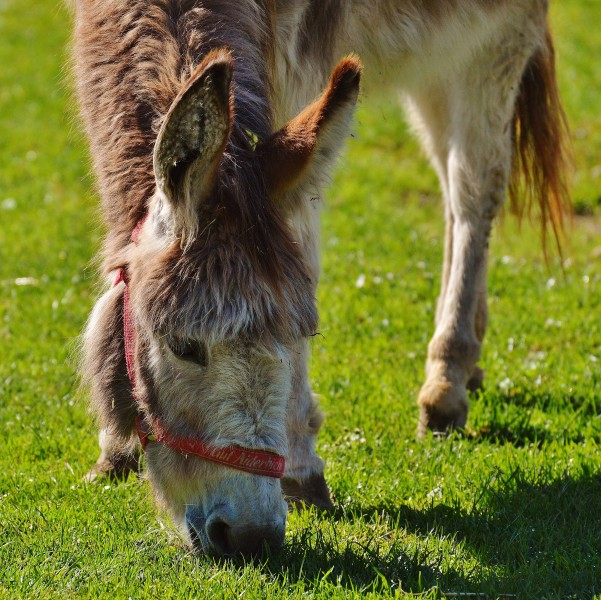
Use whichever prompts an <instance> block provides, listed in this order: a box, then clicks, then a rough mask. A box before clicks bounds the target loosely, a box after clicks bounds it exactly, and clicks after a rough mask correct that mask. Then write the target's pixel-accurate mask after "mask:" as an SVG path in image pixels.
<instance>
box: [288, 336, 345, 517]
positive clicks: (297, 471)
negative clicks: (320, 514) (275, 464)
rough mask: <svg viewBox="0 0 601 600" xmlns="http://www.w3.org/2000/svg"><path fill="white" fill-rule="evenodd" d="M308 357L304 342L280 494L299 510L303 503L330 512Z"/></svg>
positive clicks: (291, 404)
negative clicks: (316, 448)
mask: <svg viewBox="0 0 601 600" xmlns="http://www.w3.org/2000/svg"><path fill="white" fill-rule="evenodd" d="M308 354H309V348H308V344H307V342H306V341H305V340H303V342H302V346H301V347H300V348H299V352H298V353H297V358H296V364H295V365H294V376H293V383H292V386H293V387H292V394H291V398H290V402H289V405H288V415H287V422H286V426H287V432H288V462H287V466H286V473H285V475H284V478H283V479H282V491H283V493H284V496H285V497H286V499H287V500H288V502H289V503H291V504H294V505H295V506H297V507H298V508H300V507H301V506H302V504H303V503H306V504H313V505H314V506H316V507H318V508H322V509H330V508H332V507H333V504H332V500H331V498H330V490H329V489H328V485H327V483H326V480H325V477H324V474H323V470H324V463H323V460H322V459H321V458H319V456H318V455H317V453H316V451H315V438H316V437H317V433H318V432H319V428H320V427H321V424H322V422H323V414H322V413H321V411H320V410H319V407H318V405H317V401H316V399H315V397H314V395H313V393H312V391H311V387H310V385H309V375H308V369H307V358H308Z"/></svg>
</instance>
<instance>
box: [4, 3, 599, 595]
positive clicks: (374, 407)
mask: <svg viewBox="0 0 601 600" xmlns="http://www.w3.org/2000/svg"><path fill="white" fill-rule="evenodd" d="M552 17H553V19H552V20H553V25H554V30H555V33H556V35H557V44H558V55H559V76H560V82H561V87H562V93H563V97H564V100H565V104H566V109H567V112H568V115H569V118H570V121H571V124H572V128H573V131H574V134H575V139H574V146H575V158H576V165H577V167H576V181H575V188H574V198H575V205H576V207H577V209H578V210H579V211H580V212H582V213H586V214H589V216H588V217H585V218H577V219H576V220H575V224H574V227H573V229H572V231H571V232H570V242H569V247H568V249H567V255H568V261H567V262H566V264H565V276H564V275H563V274H562V271H561V269H560V268H559V266H558V265H557V261H554V260H552V261H551V264H550V265H549V266H546V265H545V262H544V260H543V258H542V256H541V251H540V245H539V241H538V234H537V232H536V230H535V229H532V228H531V227H530V226H529V225H528V224H524V225H523V226H522V228H521V229H520V228H518V227H517V226H516V224H515V223H514V222H513V220H512V219H511V218H509V217H507V218H504V219H503V220H502V221H503V222H502V223H501V224H500V227H498V228H497V229H496V232H495V235H494V239H493V242H492V246H491V269H490V309H491V323H490V328H489V332H488V334H487V341H486V346H485V349H484V354H483V357H482V364H483V366H484V367H485V369H486V372H487V383H486V389H485V391H484V392H482V393H479V394H478V395H476V396H473V397H472V398H471V404H472V408H471V413H470V418H469V427H468V430H467V432H466V433H465V434H464V435H453V436H451V437H449V438H448V439H445V440H435V439H427V440H425V441H417V440H416V439H415V436H414V432H415V425H416V416H417V410H416V406H415V397H416V393H417V391H418V389H419V385H420V383H421V381H422V371H423V362H424V358H425V351H426V345H427V341H428V338H429V336H430V335H431V333H432V321H433V308H434V302H435V298H436V295H437V290H438V285H439V271H440V263H441V254H442V235H443V226H442V213H441V208H440V203H439V200H438V191H437V184H436V180H435V178H434V176H433V174H432V173H431V171H430V170H429V169H428V167H427V165H426V163H425V162H424V161H423V160H422V159H421V158H419V152H418V150H417V146H416V145H415V143H414V142H413V141H411V139H410V138H409V137H408V135H407V133H406V130H405V127H404V125H403V124H402V120H401V118H400V115H399V111H398V108H397V107H396V105H395V104H394V103H393V102H392V101H391V102H384V103H383V104H381V105H376V104H374V103H373V102H372V101H371V100H365V101H364V102H363V104H362V106H361V108H360V110H359V114H358V121H359V125H358V138H359V139H358V140H352V141H351V143H350V144H349V149H348V153H347V159H346V161H345V162H344V164H343V165H342V166H341V168H340V169H339V172H338V174H337V176H336V178H335V181H334V185H333V188H332V189H333V190H335V191H333V192H332V193H330V195H329V201H328V208H327V210H326V212H325V215H324V235H323V247H324V260H323V262H324V276H323V280H322V285H321V288H320V302H321V315H322V322H321V332H322V334H323V336H319V337H316V338H315V339H314V341H313V358H312V379H313V382H314V386H315V389H316V390H317V391H318V392H319V393H320V394H321V396H322V405H323V407H324V409H325V411H326V413H327V414H328V419H327V421H326V424H325V426H324V428H323V430H322V434H321V436H320V439H319V444H320V452H321V454H322V455H323V457H324V458H325V459H326V460H327V464H328V467H327V475H328V478H329V482H330V484H331V487H332V491H333V493H334V495H335V498H336V507H337V508H336V510H335V512H334V513H333V514H331V515H327V516H323V515H318V514H315V513H313V512H308V513H303V514H293V515H292V516H291V517H290V521H289V528H288V533H287V538H286V544H285V547H284V549H283V551H282V552H280V553H278V554H276V555H273V556H271V557H269V558H267V559H266V560H265V561H263V562H262V563H248V564H244V563H241V562H236V561H234V562H216V561H213V560H210V559H206V558H203V557H196V556H192V555H190V554H189V553H188V552H187V550H186V549H185V548H183V547H182V546H181V544H180V543H179V542H177V540H175V539H173V537H172V535H171V532H170V528H169V527H168V526H167V527H165V526H164V525H163V523H162V521H161V518H160V515H157V513H156V511H155V509H154V507H153V505H152V501H151V498H150V496H149V490H148V488H147V485H146V483H144V482H143V481H140V480H136V479H130V480H129V481H128V482H126V483H124V484H120V485H106V486H105V485H102V484H101V485H86V484H84V483H83V482H82V475H83V474H84V473H85V472H86V470H87V469H88V468H89V466H90V465H91V463H92V461H93V460H94V459H95V458H96V454H97V448H96V439H95V438H96V434H95V429H94V425H93V423H92V420H91V417H90V416H89V415H88V414H87V412H86V403H85V398H83V397H82V396H81V395H80V394H78V392H77V380H76V375H75V361H74V360H73V354H74V349H75V347H76V338H77V335H78V333H79V332H80V331H81V328H82V326H83V324H84V322H85V319H86V315H87V313H88V311H89V309H90V307H91V305H92V302H93V299H94V297H95V288H94V269H93V268H92V267H91V261H92V258H93V256H94V254H95V252H96V250H97V248H98V244H99V236H100V231H101V228H100V226H99V220H98V216H97V203H98V200H97V197H96V194H95V191H94V186H93V181H92V179H91V177H90V176H89V167H88V163H89V160H88V158H87V154H86V149H85V141H84V140H83V138H82V136H81V135H80V133H79V132H78V127H77V125H76V124H74V123H75V120H74V117H73V114H74V109H73V103H72V101H71V100H70V93H69V91H68V90H69V85H68V84H67V83H65V82H66V81H68V76H67V74H66V70H65V67H64V65H65V64H66V56H67V50H66V45H67V39H68V34H69V27H68V25H66V22H67V15H66V12H65V10H64V9H63V8H61V7H60V5H58V4H57V2H56V0H52V1H50V0H40V1H39V2H36V3H29V4H28V6H27V8H26V10H23V9H22V7H21V5H20V3H18V2H16V1H15V0H5V1H3V2H0V40H1V41H0V64H2V69H1V70H0V132H2V133H1V136H2V143H1V144H0V148H1V150H0V152H1V158H2V161H1V163H0V164H1V165H2V167H1V176H0V347H1V348H2V351H1V353H0V355H1V359H0V449H1V450H0V598H11V599H12V598H34V597H35V598H38V597H39V598H52V597H60V598H70V597H90V598H92V597H111V598H128V597H134V598H175V597H177V598H187V597H199V598H201V597H215V598H230V597H250V598H253V597H256V598H282V597H288V598H294V599H300V598H306V597H310V598H343V597H344V598H347V597H367V598H370V597H371V598H379V597H383V598H391V597H410V596H413V597H420V598H424V599H426V598H427V599H435V598H460V597H477V598H497V597H511V598H568V597H573V598H579V599H581V598H592V597H595V596H596V597H601V595H600V594H601V523H600V521H599V514H601V453H600V451H599V450H600V449H599V445H600V443H601V416H600V415H601V411H600V410H599V404H600V403H601V400H599V398H601V322H600V320H599V314H601V311H600V308H601V307H600V304H601V289H600V288H601V265H600V263H599V260H600V259H599V256H601V250H600V248H601V242H599V231H600V221H599V218H598V216H597V214H596V207H597V206H598V205H599V204H600V203H601V195H600V194H601V191H600V190H601V180H600V178H601V164H600V162H599V161H600V160H601V159H600V157H601V110H600V109H599V107H600V106H601V68H600V67H599V63H598V61H597V60H596V57H597V56H598V55H599V52H600V51H601V34H599V32H598V29H597V28H595V27H590V24H591V23H597V22H598V21H599V20H600V19H601V5H599V3H598V2H597V0H563V1H562V2H561V3H559V2H555V4H554V7H553V11H552ZM360 279H361V280H364V285H363V286H362V287H357V285H356V282H357V281H358V280H360ZM461 594H473V595H472V596H461Z"/></svg>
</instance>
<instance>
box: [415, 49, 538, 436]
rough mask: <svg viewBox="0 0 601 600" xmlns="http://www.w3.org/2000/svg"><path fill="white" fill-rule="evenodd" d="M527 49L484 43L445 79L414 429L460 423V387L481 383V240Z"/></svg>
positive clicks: (496, 202)
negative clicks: (433, 256) (437, 267)
mask: <svg viewBox="0 0 601 600" xmlns="http://www.w3.org/2000/svg"><path fill="white" fill-rule="evenodd" d="M533 39H536V38H533ZM533 50H534V48H524V47H523V46H522V47H519V46H518V47H516V45H515V44H510V43H509V44H503V45H501V46H497V47H496V48H491V51H490V52H482V54H481V58H480V59H477V60H475V61H474V62H473V63H472V64H471V65H469V68H468V69H466V71H465V72H464V73H463V74H461V75H460V76H458V77H455V78H454V79H453V80H449V81H448V82H447V84H446V87H447V90H446V94H447V96H446V97H447V102H448V108H449V117H450V119H449V124H448V129H447V131H446V139H445V138H444V137H442V136H439V137H438V139H437V142H438V141H442V142H443V143H444V142H446V144H447V150H446V173H443V175H444V174H446V177H447V179H446V181H443V184H442V187H443V192H446V193H445V201H446V209H447V244H446V246H445V268H444V272H443V284H442V288H443V289H442V292H441V295H440V298H439V304H438V310H437V318H436V330H435V333H434V336H433V338H432V340H431V342H430V345H429V347H428V360H427V364H426V382H425V383H424V385H423V387H422V389H421V391H420V394H419V398H418V405H419V408H420V416H419V426H418V431H419V433H420V434H423V433H425V431H426V429H427V428H430V429H432V430H434V431H446V430H447V429H449V428H452V427H463V426H464V425H465V422H466V418H467V412H468V400H467V387H468V386H470V387H472V386H474V385H477V384H479V383H480V381H479V379H481V373H482V372H481V371H480V370H479V368H478V367H477V362H478V359H479V357H480V348H481V342H482V339H483V337H484V333H485V329H486V320H487V312H486V310H487V309H486V270H487V266H486V265H487V259H488V242H489V236H490V230H491V226H492V221H493V219H494V217H495V216H496V215H497V213H498V211H499V209H500V207H501V206H502V204H503V202H504V200H505V195H506V188H507V183H508V179H509V175H510V170H511V134H512V127H511V124H512V118H513V112H514V104H515V98H516V93H517V90H518V89H519V83H520V79H521V75H522V73H523V70H524V68H525V65H526V62H527V60H528V58H529V56H530V55H531V53H532V51H533ZM491 58H492V61H491V60H490V59H491ZM441 137H442V139H441ZM434 164H435V166H436V160H435V161H434ZM438 171H439V174H440V173H441V168H440V167H438Z"/></svg>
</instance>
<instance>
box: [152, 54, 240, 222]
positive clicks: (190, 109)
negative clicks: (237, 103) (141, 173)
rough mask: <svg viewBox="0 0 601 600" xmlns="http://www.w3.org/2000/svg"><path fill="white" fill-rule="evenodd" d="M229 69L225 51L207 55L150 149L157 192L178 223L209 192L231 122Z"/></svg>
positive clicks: (230, 65)
mask: <svg viewBox="0 0 601 600" xmlns="http://www.w3.org/2000/svg"><path fill="white" fill-rule="evenodd" d="M232 67H233V62H232V57H231V55H230V54H229V52H227V51H226V50H217V51H213V52H211V53H209V54H208V55H207V56H206V57H205V59H204V60H203V61H202V63H201V64H200V65H199V66H198V67H197V68H196V69H195V70H194V72H193V73H192V75H191V77H190V79H189V80H188V82H187V83H186V85H185V87H184V89H183V90H182V91H181V92H180V93H179V94H178V96H177V97H176V98H175V100H174V101H173V103H172V104H171V108H170V109H169V112H168V113H167V115H166V116H165V120H164V122H163V125H162V127H161V129H160V131H159V135H158V137H157V141H156V143H155V147H154V156H153V161H154V174H155V178H156V184H157V189H158V190H159V191H160V192H161V193H162V194H163V195H164V196H165V197H166V198H167V200H168V201H169V202H170V203H171V204H172V206H173V207H174V208H175V210H176V212H177V213H180V214H182V216H184V218H185V216H186V215H189V216H190V217H192V215H195V214H196V208H197V207H198V205H199V204H200V203H201V202H202V201H203V200H204V199H205V198H206V197H207V196H208V195H209V194H210V193H211V191H212V189H213V187H214V186H215V181H216V176H217V171H218V168H219V164H220V163H221V158H222V155H223V151H224V149H225V146H226V144H227V141H228V138H229V132H230V127H231V122H232V99H231V89H230V88H231V80H232ZM190 225H192V224H190ZM192 226H193V225H192Z"/></svg>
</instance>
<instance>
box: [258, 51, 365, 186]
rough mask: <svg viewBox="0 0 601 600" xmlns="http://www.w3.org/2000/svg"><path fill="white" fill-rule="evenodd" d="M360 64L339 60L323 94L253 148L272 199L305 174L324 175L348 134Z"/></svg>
mask: <svg viewBox="0 0 601 600" xmlns="http://www.w3.org/2000/svg"><path fill="white" fill-rule="evenodd" d="M361 70H362V67H361V62H360V61H359V59H358V58H356V57H354V56H349V57H347V58H345V59H343V60H341V61H340V62H339V63H338V65H337V66H336V68H335V69H334V71H333V72H332V75H331V77H330V81H329V84H328V87H327V88H326V90H325V92H324V93H323V94H322V95H321V97H320V98H319V99H317V100H316V101H315V102H313V104H311V105H309V106H308V107H307V108H306V109H305V110H304V111H303V112H302V113H300V114H299V115H298V116H297V117H295V118H294V119H292V120H291V121H289V122H288V123H287V124H286V125H285V126H284V127H283V128H282V129H281V130H280V131H278V132H277V133H275V134H274V135H273V136H272V137H271V138H269V139H268V140H266V141H265V142H263V143H262V144H259V145H258V146H257V153H258V155H259V159H260V161H261V166H262V169H263V175H264V178H265V182H266V184H267V188H268V190H269V192H270V193H271V195H272V196H278V195H280V194H282V193H284V192H286V191H290V190H291V189H293V188H296V187H297V186H298V185H299V184H301V182H302V181H303V180H304V179H305V178H306V177H307V176H309V175H312V176H316V175H317V176H318V177H319V176H320V175H325V172H324V173H322V171H327V170H328V169H329V168H331V166H332V165H333V163H334V161H335V159H336V158H337V155H338V153H339V151H340V149H341V147H342V144H343V142H344V140H345V139H346V136H347V135H348V131H349V127H350V123H351V120H352V117H353V114H354V111H355V105H356V103H357V98H358V95H359V82H360V79H361Z"/></svg>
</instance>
